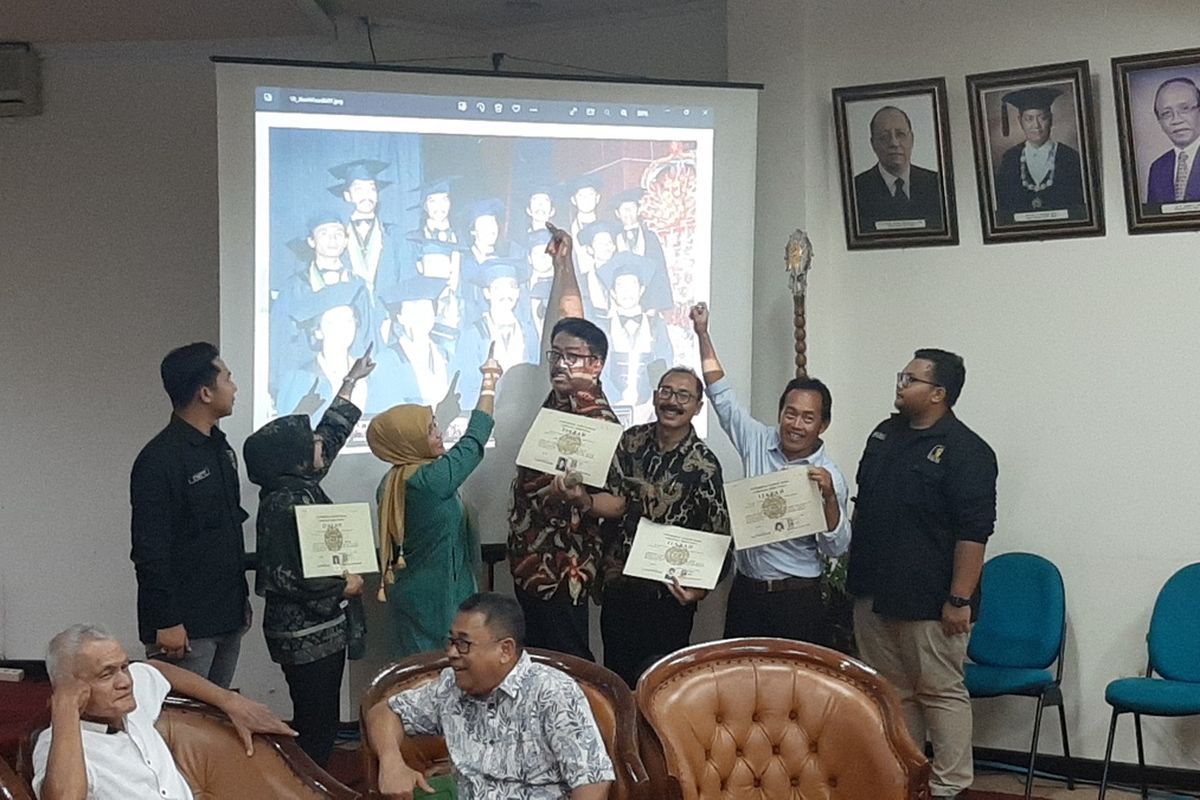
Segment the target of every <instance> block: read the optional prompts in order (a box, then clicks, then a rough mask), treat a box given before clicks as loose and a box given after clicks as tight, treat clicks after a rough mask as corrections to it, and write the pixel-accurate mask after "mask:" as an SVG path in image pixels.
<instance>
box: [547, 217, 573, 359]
mask: <svg viewBox="0 0 1200 800" xmlns="http://www.w3.org/2000/svg"><path fill="white" fill-rule="evenodd" d="M546 229H547V230H549V231H550V234H551V236H552V238H551V239H550V244H548V245H546V252H547V253H549V254H550V256H551V257H552V258H553V259H554V280H553V281H552V282H551V283H550V299H549V300H547V301H546V322H545V324H544V325H543V326H542V354H543V355H542V357H543V358H545V352H546V351H547V350H549V349H550V340H551V339H552V338H553V335H552V334H553V332H554V326H555V325H556V324H558V321H559V320H560V319H562V318H563V317H581V318H582V317H583V296H582V295H581V294H580V292H579V281H578V280H576V278H575V262H574V260H573V259H572V258H571V250H572V247H573V246H574V243H573V242H572V241H571V234H569V233H567V232H566V231H564V230H563V229H562V228H556V227H554V226H553V225H551V224H550V223H546Z"/></svg>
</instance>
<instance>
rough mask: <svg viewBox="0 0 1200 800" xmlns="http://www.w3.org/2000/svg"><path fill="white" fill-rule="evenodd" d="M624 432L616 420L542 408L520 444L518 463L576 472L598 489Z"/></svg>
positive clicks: (542, 470)
mask: <svg viewBox="0 0 1200 800" xmlns="http://www.w3.org/2000/svg"><path fill="white" fill-rule="evenodd" d="M623 432H624V431H623V430H622V429H621V426H620V425H618V424H617V423H615V422H606V421H605V420H602V419H593V418H591V417H583V416H580V415H578V414H568V413H567V412H565V411H556V410H554V409H552V408H543V409H542V410H541V411H539V412H538V415H537V418H536V419H534V421H533V425H532V426H531V427H530V428H529V434H528V435H527V436H526V437H525V441H524V442H523V443H522V444H521V450H520V451H519V452H518V453H517V466H520V467H528V468H529V469H535V470H537V471H539V472H547V473H555V472H568V471H569V472H578V473H579V474H580V475H581V476H582V477H583V482H584V484H586V485H588V486H592V487H595V488H598V489H601V488H604V484H605V483H606V482H607V481H608V469H609V467H610V466H611V465H612V459H613V453H615V452H616V451H617V444H618V442H620V441H621V434H622V433H623Z"/></svg>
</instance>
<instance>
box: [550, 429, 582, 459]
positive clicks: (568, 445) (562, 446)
mask: <svg viewBox="0 0 1200 800" xmlns="http://www.w3.org/2000/svg"><path fill="white" fill-rule="evenodd" d="M582 444H583V442H582V440H580V438H579V435H578V434H574V433H564V434H563V435H562V436H560V437H558V444H557V445H556V446H557V447H558V452H560V453H562V454H563V455H564V456H573V455H575V454H576V453H578V452H579V448H580V446H581V445H582Z"/></svg>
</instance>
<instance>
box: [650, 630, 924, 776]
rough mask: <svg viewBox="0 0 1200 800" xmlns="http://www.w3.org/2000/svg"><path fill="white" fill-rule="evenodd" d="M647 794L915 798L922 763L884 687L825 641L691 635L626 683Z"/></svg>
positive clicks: (868, 670)
mask: <svg viewBox="0 0 1200 800" xmlns="http://www.w3.org/2000/svg"><path fill="white" fill-rule="evenodd" d="M637 702H638V708H639V710H640V711H641V713H642V716H643V717H644V719H645V723H646V724H645V725H644V726H643V729H642V734H643V741H642V749H643V753H647V754H652V753H653V752H654V750H656V749H658V748H661V753H662V761H661V763H660V764H657V765H656V764H654V763H652V762H651V761H647V763H648V764H649V765H650V767H651V771H652V777H653V779H654V782H655V785H654V786H653V787H652V794H653V796H654V797H657V798H664V799H667V798H677V799H678V800H716V799H717V798H721V799H722V800H738V799H739V798H746V800H750V799H751V798H753V800H763V798H766V799H767V800H773V799H774V798H789V799H790V798H796V797H801V798H821V799H822V800H927V798H928V797H929V764H928V762H927V761H926V760H925V757H924V755H922V753H921V752H920V751H919V750H918V749H917V747H916V745H914V744H913V742H912V740H911V739H910V738H909V736H908V733H907V731H906V730H905V728H904V722H903V718H902V717H901V713H900V706H899V702H898V700H897V699H896V696H895V693H894V691H893V690H892V688H891V687H890V686H889V685H888V684H887V683H885V682H884V680H883V679H882V678H880V677H879V675H878V674H877V673H876V672H875V671H874V670H872V669H871V668H870V667H868V666H866V665H865V664H863V663H861V662H859V661H856V660H854V659H852V658H850V657H849V656H846V655H844V654H842V653H839V652H837V651H835V650H829V649H827V648H824V647H818V646H816V645H811V644H806V643H803V642H794V641H789V640H784V639H730V640H726V641H719V642H710V643H707V644H700V645H694V646H692V647H688V648H685V649H683V650H680V651H678V652H676V653H673V654H672V655H669V656H667V657H666V658H664V659H662V660H661V661H659V662H658V663H657V664H655V665H654V666H652V667H651V668H650V669H649V670H648V671H647V672H646V673H645V674H644V675H643V676H642V678H641V680H640V681H639V682H638V687H637Z"/></svg>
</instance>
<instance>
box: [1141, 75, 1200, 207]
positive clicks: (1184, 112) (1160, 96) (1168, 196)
mask: <svg viewBox="0 0 1200 800" xmlns="http://www.w3.org/2000/svg"><path fill="white" fill-rule="evenodd" d="M1154 116H1156V117H1158V124H1159V125H1160V126H1161V127H1162V130H1163V133H1165V134H1166V135H1167V138H1168V139H1170V140H1171V145H1172V147H1171V149H1170V150H1168V151H1167V152H1165V153H1163V154H1162V155H1161V156H1159V157H1158V158H1156V159H1155V160H1154V163H1153V164H1151V165H1150V179H1149V180H1148V181H1147V186H1146V202H1147V203H1153V204H1161V203H1180V202H1188V201H1193V200H1200V170H1198V169H1196V168H1195V165H1196V155H1197V153H1196V151H1197V150H1198V149H1200V88H1198V87H1197V86H1196V83H1195V82H1194V81H1193V80H1192V79H1191V78H1182V77H1180V78H1171V79H1169V80H1166V81H1163V83H1162V85H1161V86H1159V87H1158V91H1157V92H1155V93H1154Z"/></svg>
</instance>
